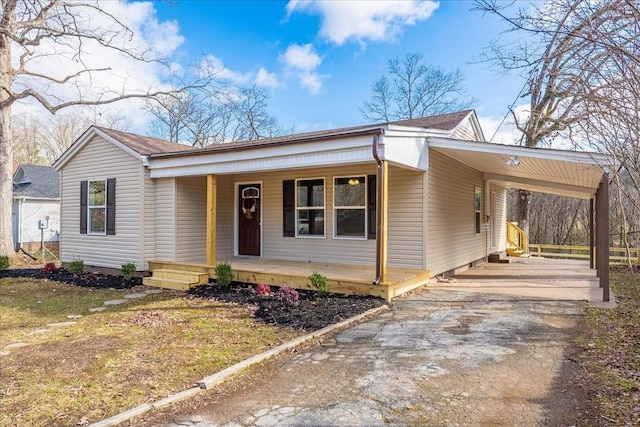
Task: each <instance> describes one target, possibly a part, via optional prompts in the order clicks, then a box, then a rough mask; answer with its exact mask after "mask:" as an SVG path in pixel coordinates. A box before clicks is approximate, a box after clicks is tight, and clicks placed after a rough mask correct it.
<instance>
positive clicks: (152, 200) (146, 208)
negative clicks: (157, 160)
mask: <svg viewBox="0 0 640 427" xmlns="http://www.w3.org/2000/svg"><path fill="white" fill-rule="evenodd" d="M142 185H143V188H144V194H143V197H141V198H140V203H142V207H141V209H142V212H143V214H142V229H143V230H144V233H143V236H142V244H143V247H142V260H143V264H142V265H140V264H138V270H147V269H148V268H149V265H148V263H147V261H148V260H150V259H156V242H155V237H156V236H155V229H156V190H155V181H153V180H152V179H151V178H150V177H149V170H148V169H147V168H144V169H143V170H142Z"/></svg>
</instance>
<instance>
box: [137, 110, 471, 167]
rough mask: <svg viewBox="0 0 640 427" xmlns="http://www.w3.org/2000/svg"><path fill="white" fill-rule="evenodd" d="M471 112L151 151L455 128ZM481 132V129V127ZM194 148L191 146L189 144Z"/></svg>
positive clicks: (227, 147)
mask: <svg viewBox="0 0 640 427" xmlns="http://www.w3.org/2000/svg"><path fill="white" fill-rule="evenodd" d="M469 116H471V117H472V118H473V119H472V121H473V120H475V122H474V123H477V119H475V112H474V110H464V111H458V112H455V113H447V114H439V115H437V116H430V117H422V118H419V119H409V120H400V121H395V122H385V123H377V124H370V125H361V126H351V127H344V128H337V129H328V130H320V131H313V132H304V133H296V134H290V135H282V136H276V137H272V138H264V139H257V140H251V141H235V142H226V143H222V144H212V145H208V146H206V147H202V148H196V149H193V150H190V151H187V150H183V151H174V152H160V153H156V154H152V155H151V156H150V157H151V158H164V157H180V156H195V155H199V154H206V153H215V152H223V151H234V150H242V149H245V148H250V149H253V148H258V147H268V146H273V145H285V144H294V143H313V142H319V141H324V140H328V139H334V138H340V137H357V136H363V135H373V134H376V133H380V131H381V129H384V128H389V125H396V126H408V127H415V128H424V129H433V130H440V131H446V132H447V133H448V132H449V131H453V130H454V129H456V128H457V127H458V126H459V125H460V124H461V123H462V122H463V121H464V120H465V119H467V117H469ZM480 135H481V131H480ZM188 148H192V147H188Z"/></svg>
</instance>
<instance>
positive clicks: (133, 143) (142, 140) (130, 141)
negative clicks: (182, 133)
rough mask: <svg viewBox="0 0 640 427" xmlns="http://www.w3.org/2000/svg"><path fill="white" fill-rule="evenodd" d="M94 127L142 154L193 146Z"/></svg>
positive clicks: (181, 149)
mask: <svg viewBox="0 0 640 427" xmlns="http://www.w3.org/2000/svg"><path fill="white" fill-rule="evenodd" d="M95 128H96V129H100V130H101V131H103V132H104V133H106V134H107V135H109V136H110V137H112V138H113V139H115V140H117V141H120V142H121V143H123V144H124V145H126V146H127V147H129V148H131V149H132V150H133V151H135V152H136V153H138V154H141V155H143V156H147V155H149V154H155V153H172V152H174V151H187V150H192V149H193V147H191V146H189V145H183V144H175V143H173V142H169V141H164V140H162V139H157V138H151V137H149V136H144V135H136V134H135V133H129V132H123V131H120V130H114V129H109V128H103V127H100V126H95Z"/></svg>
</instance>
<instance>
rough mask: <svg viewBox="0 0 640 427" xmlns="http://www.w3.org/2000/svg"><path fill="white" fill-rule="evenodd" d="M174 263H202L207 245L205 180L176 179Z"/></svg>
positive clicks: (197, 177)
mask: <svg viewBox="0 0 640 427" xmlns="http://www.w3.org/2000/svg"><path fill="white" fill-rule="evenodd" d="M176 205H177V209H176V214H177V216H176V261H178V262H180V261H182V262H195V263H204V262H205V257H206V242H207V178H206V176H195V177H187V178H177V179H176Z"/></svg>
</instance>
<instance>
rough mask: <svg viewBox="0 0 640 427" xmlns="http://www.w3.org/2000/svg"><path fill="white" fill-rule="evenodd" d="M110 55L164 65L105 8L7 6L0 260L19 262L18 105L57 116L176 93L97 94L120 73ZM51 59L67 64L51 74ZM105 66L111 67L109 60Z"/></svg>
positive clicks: (1, 31) (12, 0)
mask: <svg viewBox="0 0 640 427" xmlns="http://www.w3.org/2000/svg"><path fill="white" fill-rule="evenodd" d="M100 49H103V50H105V51H107V52H109V53H112V54H114V55H119V57H121V58H125V59H127V60H129V61H134V62H136V63H153V62H158V63H159V62H160V61H161V60H162V55H161V54H159V53H157V52H156V51H154V49H153V47H152V46H149V45H147V44H144V43H136V39H135V37H134V32H133V31H132V30H131V29H130V28H129V27H128V26H127V25H126V24H125V23H124V21H123V20H122V19H120V18H119V17H118V16H116V15H115V14H113V13H111V12H109V10H108V9H105V8H104V7H101V5H100V4H99V3H97V2H96V3H93V2H77V1H63V0H39V1H27V0H2V3H1V6H0V158H1V159H2V161H1V162H0V255H8V256H13V255H14V254H13V248H12V243H11V241H12V222H11V192H12V169H13V168H12V161H11V155H12V151H13V140H12V134H13V132H12V117H11V110H12V106H13V105H14V104H15V103H16V102H18V101H23V102H32V103H35V104H38V105H39V106H40V107H44V108H45V109H46V110H48V111H49V112H51V113H55V112H57V111H59V110H61V109H64V108H67V107H70V106H73V105H104V104H110V103H114V102H117V101H121V100H124V99H132V98H149V97H154V96H157V95H159V94H162V93H175V91H174V90H170V89H169V90H164V89H163V88H160V87H146V88H144V89H142V90H137V91H131V90H129V89H128V88H127V85H126V82H129V81H134V80H135V79H136V76H135V75H133V74H129V75H128V76H125V77H124V82H125V84H122V85H114V86H112V87H109V86H105V87H103V88H101V90H99V91H98V92H96V88H95V87H94V85H95V83H96V77H98V75H104V74H108V75H115V74H117V73H118V72H119V73H120V75H121V74H122V73H123V72H125V70H124V69H120V68H119V69H118V70H114V69H112V68H111V63H108V64H104V63H103V64H99V62H100V59H101V58H97V57H96V55H94V54H95V52H96V50H100ZM43 59H53V60H55V61H57V63H58V64H60V66H59V67H55V68H54V69H51V68H49V69H44V68H43V67H42V66H41V64H42V60H43ZM103 62H104V61H103Z"/></svg>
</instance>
